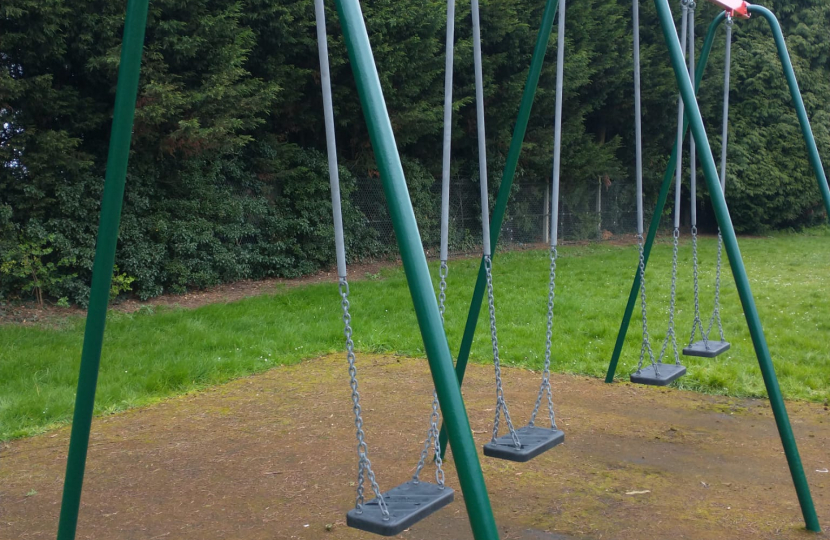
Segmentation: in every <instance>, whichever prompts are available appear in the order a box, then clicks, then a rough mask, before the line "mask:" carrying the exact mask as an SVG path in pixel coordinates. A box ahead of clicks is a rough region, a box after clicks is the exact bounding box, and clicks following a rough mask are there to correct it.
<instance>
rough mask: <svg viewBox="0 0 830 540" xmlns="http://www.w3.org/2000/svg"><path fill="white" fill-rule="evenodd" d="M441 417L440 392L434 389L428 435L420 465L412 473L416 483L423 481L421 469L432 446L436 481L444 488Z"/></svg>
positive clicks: (419, 461)
mask: <svg viewBox="0 0 830 540" xmlns="http://www.w3.org/2000/svg"><path fill="white" fill-rule="evenodd" d="M440 419H441V417H440V414H439V409H438V393H437V392H435V390H433V391H432V413H431V414H430V418H429V429H428V430H427V437H426V439H425V440H424V448H423V450H421V459H420V460H418V466H417V467H415V474H413V475H412V481H413V482H415V483H416V484H417V483H418V482H420V481H421V479H420V478H419V477H420V475H421V471H422V470H423V468H424V465H425V464H426V460H427V457H428V456H429V450H430V448H432V451H433V453H434V460H435V481H436V483H437V484H438V486H439V487H440V488H442V489H443V488H444V462H443V460H442V459H441V442H440V440H439V431H438V423H439V421H440Z"/></svg>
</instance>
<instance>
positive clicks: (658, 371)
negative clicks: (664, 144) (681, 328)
mask: <svg viewBox="0 0 830 540" xmlns="http://www.w3.org/2000/svg"><path fill="white" fill-rule="evenodd" d="M681 8H682V17H681V34H680V36H681V48H682V52H683V54H684V55H685V54H686V49H687V40H686V37H687V36H686V34H687V32H688V31H689V12H690V11H693V10H694V2H693V1H692V2H690V1H689V0H682V1H681ZM633 14H634V16H633V21H634V109H635V112H634V115H635V116H634V122H635V132H636V133H635V139H636V140H635V144H636V175H637V178H636V183H637V244H638V247H639V254H640V266H639V272H640V304H641V310H642V318H643V341H642V345H641V347H640V359H639V362H638V363H637V371H636V372H634V373H632V374H631V377H630V378H631V382H633V383H638V384H647V385H652V386H666V385H668V384H670V383H671V382H672V381H674V380H676V379H678V378H680V377H682V376H683V375H685V374H686V368H685V367H684V366H683V365H682V364H681V363H680V356H679V355H678V348H677V336H676V333H675V324H674V312H675V304H676V299H677V248H678V240H679V238H680V186H681V180H682V159H681V156H682V151H681V150H682V148H683V99H682V98H680V97H678V100H677V149H678V150H677V168H676V170H675V185H674V189H675V193H674V228H673V230H672V274H671V293H670V298H669V323H668V329H667V330H666V337H665V338H664V339H663V345H662V347H661V349H660V354H659V355H657V357H656V358H655V355H654V351H653V350H652V348H651V338H650V336H649V331H648V315H647V306H646V280H645V262H644V255H643V176H642V174H643V167H642V155H643V152H642V118H641V116H642V112H641V107H640V29H639V5H638V0H634V2H633ZM691 27H692V30H691V32H689V33H690V34H691V35H694V24H692V25H691ZM691 48H692V50H694V42H692V47H691ZM692 54H694V53H692ZM691 65H694V60H693V59H692V61H691ZM693 162H694V161H693ZM669 342H671V346H672V352H673V353H674V364H664V363H663V359H664V358H665V356H666V351H667V349H668V346H669ZM646 354H648V357H649V360H650V361H651V365H650V366H647V367H643V363H644V361H645V357H646Z"/></svg>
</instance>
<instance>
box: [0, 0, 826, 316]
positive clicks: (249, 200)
mask: <svg viewBox="0 0 830 540" xmlns="http://www.w3.org/2000/svg"><path fill="white" fill-rule="evenodd" d="M481 6H482V29H483V30H482V38H483V53H484V84H485V100H486V120H487V137H488V140H487V144H488V159H489V162H490V163H489V170H490V171H491V174H492V177H491V178H490V179H489V180H490V184H491V186H493V188H492V189H493V190H494V192H495V190H497V185H498V179H499V178H500V174H501V169H502V166H503V163H504V159H505V157H506V154H507V149H508V146H509V143H510V138H511V135H512V129H513V123H514V121H515V115H516V112H517V109H518V104H519V101H520V97H521V94H522V90H523V85H524V81H525V78H526V76H527V68H528V64H529V61H530V56H531V53H532V50H533V45H534V42H535V39H536V35H537V32H538V23H539V21H540V19H541V14H542V10H543V7H544V6H543V3H542V2H540V1H538V0H537V1H533V2H531V1H530V0H483V1H482V3H481ZM362 7H363V10H364V15H365V17H366V20H367V27H368V30H369V33H370V39H371V41H372V45H373V49H374V55H375V60H376V62H377V65H378V70H379V73H380V75H381V83H382V85H383V89H384V93H385V97H386V103H387V106H388V108H389V112H390V115H391V118H392V122H393V127H394V128H395V133H396V140H397V144H398V148H399V150H400V152H401V153H402V156H403V158H404V164H405V169H406V172H407V175H408V181H409V184H410V185H409V187H410V192H411V195H412V199H413V201H414V203H415V206H416V214H417V215H418V217H419V220H420V222H421V225H422V233H423V236H424V238H425V240H428V241H429V240H430V239H435V238H437V234H438V231H437V213H436V208H437V191H436V190H435V189H433V184H434V183H435V182H436V179H440V170H441V151H440V147H441V120H442V104H443V80H444V73H443V72H444V56H443V55H444V35H445V30H446V27H445V20H444V17H445V10H446V6H445V4H444V3H443V2H437V1H435V0H424V1H422V2H407V3H406V4H405V5H401V3H400V2H395V1H393V0H370V1H365V2H363V6H362ZM769 7H770V8H771V9H773V10H774V11H775V10H776V9H777V10H778V15H779V17H780V19H781V22H782V26H783V28H784V31H785V35H786V36H787V39H788V44H789V47H790V53H791V55H792V58H793V63H794V65H795V69H796V74H797V77H798V80H799V82H800V85H801V89H802V92H803V93H804V101H805V103H806V105H807V108H808V113H809V115H810V118H811V120H812V122H813V129H814V133H815V135H816V139H817V141H818V143H819V147H820V152H822V153H823V155H828V150H830V132H828V126H830V106H829V105H828V103H830V99H828V98H830V77H828V75H829V74H830V73H829V72H830V65H829V64H828V61H829V60H828V58H829V56H830V55H829V54H828V49H827V46H826V39H825V36H826V29H827V27H828V22H830V2H829V1H827V0H798V1H797V2H794V3H793V2H789V3H784V2H781V1H780V0H776V1H775V2H773V4H772V5H770V6H769ZM328 9H329V12H328V21H329V46H330V56H331V69H332V80H333V86H334V88H333V90H334V101H335V116H336V122H337V125H336V130H337V136H338V152H339V157H340V162H341V164H342V170H341V178H342V180H343V183H344V188H343V190H344V194H348V193H349V191H350V190H353V189H354V188H355V185H356V182H357V179H368V180H369V181H378V179H377V174H378V173H377V168H376V165H375V163H374V158H373V155H372V150H371V147H370V145H369V138H368V133H367V129H366V125H365V123H364V120H363V116H362V111H361V110H360V106H359V100H358V99H357V94H356V90H355V87H354V83H353V79H352V74H351V71H350V66H349V64H348V59H347V54H346V50H345V45H344V43H343V38H342V34H341V32H340V29H339V27H338V21H337V16H336V13H335V12H334V10H333V6H332V5H329V6H328ZM678 11H679V10H678ZM123 12H124V4H123V2H110V1H104V0H84V1H81V0H5V1H4V2H3V3H2V5H0V20H2V27H0V64H2V69H1V70H0V161H2V166H0V249H2V250H3V252H5V253H20V250H21V249H22V248H24V247H25V246H30V247H31V246H37V247H38V249H41V250H42V251H43V253H42V254H41V255H40V256H39V257H40V258H42V259H43V264H44V265H48V264H51V265H52V266H51V267H50V268H52V269H53V270H54V269H58V270H59V273H60V274H61V276H59V277H60V279H56V280H54V282H50V283H51V284H50V286H49V290H48V291H46V292H47V294H49V295H51V296H54V297H64V296H66V297H69V298H70V299H71V300H73V301H76V302H81V303H83V302H84V301H85V298H86V296H87V294H88V285H87V284H88V283H89V280H90V272H91V267H92V258H93V254H94V247H95V235H96V229H97V214H98V210H99V206H100V204H99V201H100V197H101V192H102V187H103V177H104V168H105V163H106V154H107V147H108V137H109V127H110V121H111V118H112V107H113V98H114V92H115V81H116V76H117V69H118V63H119V55H120V40H121V32H122V28H123ZM715 13H716V10H715V9H714V7H713V6H709V5H705V6H700V7H699V9H698V17H697V25H696V26H697V34H698V35H702V34H703V33H704V32H705V30H706V27H707V26H708V24H709V22H710V21H711V19H712V17H713V16H714V14H715ZM456 16H457V19H456V44H455V47H456V61H455V85H454V109H455V115H454V118H453V164H452V166H453V170H454V173H455V174H457V175H461V176H465V177H468V178H470V179H471V184H472V183H473V182H476V181H477V174H478V168H477V148H476V139H475V133H476V123H475V103H474V88H473V66H472V42H471V29H470V25H469V17H470V13H469V5H468V4H464V3H461V4H459V5H458V6H457V10H456ZM641 24H642V32H641V34H642V36H641V38H642V53H641V56H642V64H643V90H644V92H643V114H644V124H643V125H644V144H645V147H644V157H645V187H646V192H647V197H648V198H649V200H651V199H653V197H654V196H655V194H656V190H657V187H658V183H659V181H660V179H661V177H662V173H663V168H664V167H665V164H666V162H667V156H668V153H669V151H670V149H671V145H672V143H673V137H674V130H675V125H674V124H675V122H676V112H675V111H676V100H677V98H676V86H675V83H674V79H673V74H672V71H671V66H670V65H669V63H668V55H667V52H666V48H665V45H664V43H663V37H662V33H661V32H660V29H659V26H658V24H657V19H656V15H655V12H654V7H653V5H651V3H649V2H644V3H642V6H641ZM722 40H723V38H722V37H721V36H719V37H718V40H717V41H716V45H715V48H714V50H713V53H712V58H711V61H710V68H709V70H708V72H707V74H706V77H705V78H704V84H703V88H702V90H701V104H702V105H701V106H702V111H703V114H704V118H705V121H706V122H707V129H708V131H709V132H710V138H711V140H712V143H713V144H712V146H713V151H714V152H715V153H716V155H719V144H720V142H719V134H718V132H719V126H720V115H721V112H720V106H721V105H720V103H721V101H720V100H721V85H722V69H723V67H722V66H723V52H722V51H723V45H722ZM733 40H734V43H733V70H732V84H731V95H730V99H731V111H730V120H731V123H730V132H729V137H730V139H729V180H728V187H727V195H728V200H729V204H730V211H731V213H732V217H733V219H734V220H735V223H736V227H737V228H738V229H739V230H741V231H746V232H756V231H760V230H763V229H767V228H778V227H791V226H799V225H801V224H805V223H809V222H811V221H815V220H817V219H819V218H820V217H821V212H820V197H819V193H818V190H817V188H816V184H815V180H814V177H813V175H812V171H811V170H810V167H809V163H808V162H807V157H806V151H805V149H804V144H803V141H802V139H801V137H800V131H799V126H798V122H797V120H796V117H795V114H794V111H793V108H792V104H791V103H790V97H789V93H788V90H787V86H786V82H785V80H784V78H783V74H782V72H781V67H780V63H779V61H778V58H777V56H776V52H775V48H774V45H773V43H772V40H771V36H770V33H769V30H768V29H767V28H766V26H765V23H764V22H763V21H761V20H758V21H756V20H751V21H739V22H738V23H736V24H735V34H734V37H733ZM555 44H556V36H555V31H554V36H552V37H551V44H550V47H549V52H548V58H547V62H546V64H545V67H544V69H543V72H542V75H541V79H540V86H539V90H538V92H537V94H536V100H535V102H534V108H533V115H532V118H531V122H530V125H529V128H528V133H527V137H526V138H525V142H524V148H523V154H522V158H521V161H520V164H519V174H520V175H522V176H523V177H525V178H526V179H532V180H535V181H538V182H539V184H540V185H541V184H543V183H544V182H547V179H548V178H549V176H550V162H551V150H552V143H553V109H554V98H555V93H554V81H555V61H554V59H555V48H556V45H555ZM698 45H699V44H698ZM566 47H567V49H566V59H565V66H564V67H565V74H566V76H565V94H564V113H563V122H564V123H563V135H564V140H563V148H562V163H563V170H562V181H563V188H562V199H563V204H564V207H565V208H566V209H568V208H570V209H575V210H576V209H581V208H582V207H583V206H585V205H587V204H589V203H590V201H591V197H592V193H593V190H594V189H595V186H596V182H597V179H598V178H603V179H605V180H606V181H610V182H614V183H621V184H626V185H631V184H632V182H631V178H633V161H634V160H633V155H634V144H633V114H632V110H633V99H632V79H631V25H630V2H628V1H625V2H623V1H620V0H614V1H611V2H605V1H600V0H574V1H573V2H571V3H569V5H568V19H567V39H566ZM318 69H319V66H318V58H317V49H316V35H315V27H314V13H313V5H312V3H311V2H307V1H299V0H277V1H274V0H188V1H184V0H154V1H153V2H151V4H150V13H149V18H148V27H147V35H146V40H145V47H144V57H143V64H142V74H141V80H140V87H139V95H138V102H137V108H136V117H135V127H134V135H133V142H132V148H131V155H130V167H129V171H128V178H127V190H126V195H125V201H124V210H123V218H122V225H121V230H120V234H119V246H118V252H117V261H116V262H117V264H118V265H119V268H120V271H121V272H122V273H123V275H124V276H127V277H129V278H130V279H133V280H134V281H132V282H131V283H130V286H131V287H132V289H133V290H134V291H135V292H136V293H137V294H138V295H139V296H141V297H142V298H147V297H150V296H154V295H158V294H161V293H162V292H164V291H173V292H178V291H184V290H186V289H187V288H189V287H205V286H210V285H213V284H217V283H220V282H225V281H231V280H238V279H246V278H258V277H263V276H296V275H300V274H304V273H308V272H312V271H314V270H316V269H319V268H321V267H325V266H327V265H329V264H331V261H332V258H333V257H332V251H333V249H332V240H331V237H332V225H331V219H330V201H329V196H328V177H327V165H326V160H325V157H324V151H325V138H324V128H323V120H322V107H321V102H320V89H319V83H320V81H319V73H318ZM686 161H688V160H686ZM705 195H706V194H705V190H703V192H702V193H700V194H699V196H700V201H699V202H698V204H700V205H701V209H702V215H703V217H704V219H705V217H706V209H707V202H706V198H705ZM684 197H686V199H687V200H688V193H687V192H685V191H684ZM344 202H345V208H344V213H345V214H344V215H345V218H346V221H347V223H346V227H347V231H348V235H347V236H348V241H349V249H350V254H351V256H353V257H354V256H364V255H372V254H377V253H379V252H381V251H384V250H385V249H388V245H387V242H386V239H381V238H378V237H377V235H376V233H374V232H372V231H371V230H370V229H369V228H367V227H365V226H364V224H365V219H366V218H365V216H364V215H363V214H362V213H361V211H360V210H358V209H357V208H354V207H352V206H351V205H349V203H348V199H347V198H345V197H344ZM379 203H380V202H379ZM647 203H648V200H647ZM7 259H8V258H7ZM0 279H2V281H0V294H14V293H18V294H19V293H21V292H25V291H24V285H22V284H21V283H20V282H19V281H15V280H14V279H12V278H10V277H9V276H8V275H7V277H5V278H3V277H2V276H0Z"/></svg>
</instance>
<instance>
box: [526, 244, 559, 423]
mask: <svg viewBox="0 0 830 540" xmlns="http://www.w3.org/2000/svg"><path fill="white" fill-rule="evenodd" d="M557 256H558V253H557V251H556V246H552V247H551V248H550V282H549V283H548V326H547V333H546V334H545V367H544V369H543V371H542V384H541V385H540V386H539V394H538V395H537V396H536V405H534V406H533V413H532V414H531V415H530V422H528V425H529V426H531V427H533V426H534V424H535V422H536V414H537V413H538V412H539V407H540V406H541V404H542V395H543V394H545V393H546V394H547V397H548V417H549V418H550V427H551V429H557V427H556V419H555V415H554V412H553V392H552V390H551V386H550V356H551V338H552V337H553V302H554V298H555V296H556V259H557Z"/></svg>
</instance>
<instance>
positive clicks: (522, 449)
mask: <svg viewBox="0 0 830 540" xmlns="http://www.w3.org/2000/svg"><path fill="white" fill-rule="evenodd" d="M472 19H473V53H474V63H475V82H476V115H477V124H478V125H477V127H478V151H479V176H480V178H481V223H482V235H483V238H482V240H483V242H482V243H483V257H484V271H485V276H486V278H487V300H488V306H489V314H490V338H491V342H492V345H493V365H494V367H495V376H496V413H495V418H494V420H493V436H492V439H491V440H490V442H489V443H487V444H485V445H484V455H485V456H489V457H494V458H500V459H506V460H510V461H518V462H525V461H529V460H531V459H533V458H534V457H536V456H538V455H539V454H541V453H543V452H545V451H547V450H549V449H551V448H553V447H554V446H556V445H558V444H560V443H562V442H564V440H565V433H564V432H562V431H561V430H560V429H558V428H557V427H556V421H555V414H554V408H553V396H552V392H551V384H550V357H551V336H552V331H553V305H554V291H555V282H556V258H557V251H556V246H557V236H558V217H559V213H558V209H559V160H560V150H561V144H560V143H561V135H562V79H563V64H564V50H565V49H564V45H565V0H559V25H558V41H557V46H558V49H557V63H556V117H555V127H554V153H553V180H552V187H553V189H552V195H551V198H552V206H551V208H552V211H551V247H550V281H549V287H548V304H547V305H548V319H547V337H546V343H545V365H544V370H543V372H542V382H541V384H540V386H539V393H538V395H537V397H536V404H535V406H534V408H533V413H532V414H531V416H530V421H529V422H528V424H527V425H526V426H524V427H522V428H519V429H518V430H517V429H515V428H514V427H513V422H512V420H511V419H510V412H509V411H508V408H507V402H506V401H505V398H504V390H503V388H502V378H501V366H500V360H499V343H498V337H497V333H496V310H495V303H494V294H493V273H492V253H491V247H490V226H489V223H490V216H489V207H488V190H487V156H486V144H485V133H484V90H483V85H482V66H481V32H480V27H479V6H478V0H472ZM545 396H546V397H547V405H548V418H549V420H550V425H551V427H550V428H542V427H537V426H536V425H535V421H536V416H537V414H538V412H539V408H540V406H541V404H542V400H543V398H544V397H545ZM502 412H503V413H504V419H505V422H506V423H507V428H508V431H509V433H508V434H507V435H503V436H501V437H499V424H500V415H501V413H502Z"/></svg>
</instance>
